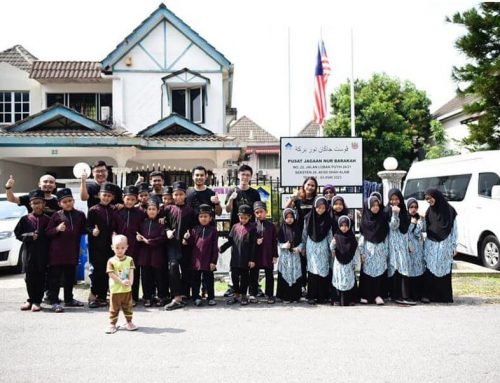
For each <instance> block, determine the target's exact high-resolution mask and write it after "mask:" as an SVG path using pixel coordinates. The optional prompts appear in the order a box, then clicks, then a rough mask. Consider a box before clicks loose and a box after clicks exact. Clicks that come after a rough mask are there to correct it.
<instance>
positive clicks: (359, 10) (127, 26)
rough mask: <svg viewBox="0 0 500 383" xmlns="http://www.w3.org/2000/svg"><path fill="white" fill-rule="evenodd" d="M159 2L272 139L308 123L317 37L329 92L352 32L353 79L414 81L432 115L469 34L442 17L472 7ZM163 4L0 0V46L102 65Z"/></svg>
mask: <svg viewBox="0 0 500 383" xmlns="http://www.w3.org/2000/svg"><path fill="white" fill-rule="evenodd" d="M164 2H165V4H166V6H167V7H168V8H169V9H170V10H171V11H172V12H174V13H175V14H176V15H177V16H178V17H180V18H181V19H182V20H183V21H184V22H186V23H187V24H188V25H189V26H190V27H191V28H192V29H194V30H195V31H196V32H198V33H199V34H200V35H201V36H202V37H204V38H205V39H206V40H207V41H208V42H210V43H211V44H212V45H213V46H215V48H216V49H217V50H218V51H219V52H221V53H222V54H224V55H225V56H226V58H228V59H229V61H231V62H232V63H233V64H234V85H233V100H232V104H233V105H232V106H233V107H235V108H237V110H238V117H242V116H244V115H245V116H247V117H248V118H250V119H252V120H253V121H255V122H256V123H257V124H259V125H260V126H261V127H262V128H264V129H266V130H268V131H269V132H271V133H272V134H274V135H275V136H276V137H280V136H287V135H289V131H290V133H291V135H296V134H297V133H298V132H299V131H300V130H301V129H302V128H303V127H304V126H305V125H306V124H307V123H308V122H309V121H310V120H311V119H312V111H313V94H314V67H315V62H316V54H317V44H318V40H319V39H320V38H321V37H322V38H323V41H324V42H325V47H326V50H327V54H328V57H329V61H330V66H331V68H332V70H331V74H330V78H329V81H328V84H327V93H328V94H330V93H332V92H333V91H334V90H335V89H336V88H337V87H338V86H339V85H340V84H341V83H344V82H346V81H347V79H348V78H350V77H351V30H352V35H353V47H354V50H353V57H354V77H355V78H361V79H369V78H370V77H371V75H372V74H373V73H378V72H385V73H387V74H388V75H390V76H392V77H397V78H399V79H401V80H409V81H412V82H413V83H414V84H415V85H416V86H417V88H418V89H420V90H424V91H426V92H427V95H428V97H429V98H430V99H431V101H432V107H431V112H432V111H434V110H436V109H437V108H439V107H440V106H441V105H442V104H444V103H446V102H447V101H449V100H450V99H451V98H453V97H454V95H455V90H456V87H457V84H456V83H454V82H453V80H452V79H451V70H452V66H453V65H462V64H463V63H465V57H464V56H463V55H461V54H460V53H459V52H458V51H457V50H456V48H455V47H454V42H455V41H456V39H457V38H458V37H459V36H461V35H463V34H464V33H465V30H464V29H463V28H462V27H460V26H457V25H452V24H450V23H446V22H445V17H446V16H452V15H453V14H454V13H456V12H458V11H460V12H462V11H465V10H467V9H470V8H472V7H473V6H475V5H477V4H478V3H477V2H473V1H465V0H463V1H462V0H457V1H442V0H433V1H428V0H419V1H411V2H410V1H402V0H400V1H343V2H339V1H333V0H330V1H328V0H308V1H272V0H252V1H238V0H210V1H207V0H165V1H164ZM159 4H160V0H140V1H138V0H135V1H129V0H85V1H74V0H45V1H39V0H17V1H9V2H3V3H2V7H1V14H0V20H1V22H0V50H4V49H7V48H10V47H11V46H13V45H15V44H21V45H23V46H24V47H25V48H26V49H28V50H29V51H30V52H31V53H32V54H34V55H35V56H37V57H38V58H39V59H40V60H93V61H100V60H102V59H103V58H104V57H105V56H106V55H107V54H108V53H109V52H111V51H112V50H113V49H114V48H115V46H116V45H117V44H118V43H120V42H121V41H122V40H123V38H124V37H125V36H127V35H128V34H129V33H130V32H131V31H132V30H133V29H134V28H135V27H136V26H137V25H139V24H140V23H141V22H142V21H143V20H144V19H145V18H146V17H148V16H149V15H150V14H151V13H152V12H153V11H154V10H155V9H156V8H157V7H158V5H159ZM288 41H290V51H289V50H288V46H289V44H288ZM289 52H290V60H288V56H289ZM289 64H290V65H289ZM289 68H290V71H289ZM289 76H290V92H289V86H288V84H289ZM289 95H290V100H291V101H290V105H291V107H290V108H289ZM289 117H290V123H289Z"/></svg>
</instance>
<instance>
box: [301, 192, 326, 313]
mask: <svg viewBox="0 0 500 383" xmlns="http://www.w3.org/2000/svg"><path fill="white" fill-rule="evenodd" d="M327 209H328V202H327V200H326V198H325V197H323V196H318V197H316V199H315V200H314V207H313V209H312V210H311V212H310V213H308V214H307V216H306V218H305V221H304V230H303V233H302V243H301V244H300V249H301V251H302V252H303V253H305V254H306V257H307V272H308V273H307V281H308V285H307V301H308V303H309V304H316V303H323V302H324V301H325V300H327V299H328V298H329V295H330V290H331V289H330V280H329V278H328V275H329V272H330V262H331V248H330V246H331V242H332V239H333V233H332V222H331V220H330V216H329V215H328V213H327Z"/></svg>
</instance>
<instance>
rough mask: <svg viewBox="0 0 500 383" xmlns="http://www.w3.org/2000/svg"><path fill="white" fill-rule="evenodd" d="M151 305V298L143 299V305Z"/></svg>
mask: <svg viewBox="0 0 500 383" xmlns="http://www.w3.org/2000/svg"><path fill="white" fill-rule="evenodd" d="M151 306H152V303H151V300H150V299H146V300H145V301H144V307H151Z"/></svg>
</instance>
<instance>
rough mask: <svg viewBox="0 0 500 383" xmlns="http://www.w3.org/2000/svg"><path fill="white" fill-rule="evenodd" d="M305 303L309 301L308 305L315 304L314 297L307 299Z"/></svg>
mask: <svg viewBox="0 0 500 383" xmlns="http://www.w3.org/2000/svg"><path fill="white" fill-rule="evenodd" d="M307 303H309V304H310V305H315V304H316V299H308V300H307Z"/></svg>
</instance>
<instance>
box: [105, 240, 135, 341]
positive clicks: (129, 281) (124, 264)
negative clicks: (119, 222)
mask: <svg viewBox="0 0 500 383" xmlns="http://www.w3.org/2000/svg"><path fill="white" fill-rule="evenodd" d="M112 243H113V244H112V249H113V252H114V253H115V255H114V256H113V257H111V258H110V259H109V260H108V263H107V265H106V272H107V273H108V275H109V292H110V294H109V302H110V304H109V320H110V326H109V328H108V329H107V330H106V334H114V333H115V332H116V330H118V327H117V326H116V322H117V321H118V315H119V314H120V308H121V309H122V311H123V315H125V319H126V320H127V324H126V325H125V329H126V330H128V331H135V330H137V326H136V325H135V324H134V323H133V322H132V307H133V302H132V285H133V284H134V269H135V265H134V261H133V259H132V257H129V256H127V255H126V251H127V247H128V246H127V237H125V236H124V235H121V234H118V235H115V236H114V237H113V241H112Z"/></svg>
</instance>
